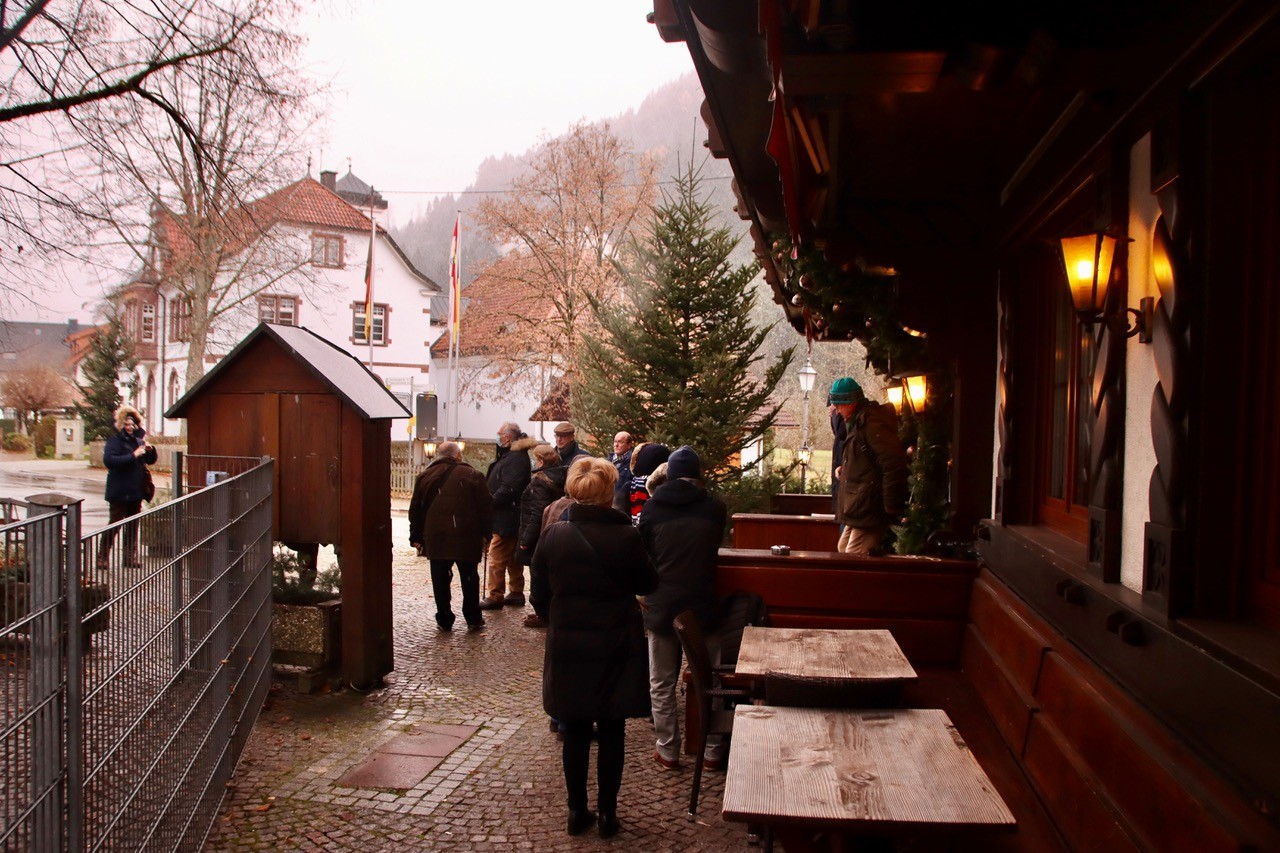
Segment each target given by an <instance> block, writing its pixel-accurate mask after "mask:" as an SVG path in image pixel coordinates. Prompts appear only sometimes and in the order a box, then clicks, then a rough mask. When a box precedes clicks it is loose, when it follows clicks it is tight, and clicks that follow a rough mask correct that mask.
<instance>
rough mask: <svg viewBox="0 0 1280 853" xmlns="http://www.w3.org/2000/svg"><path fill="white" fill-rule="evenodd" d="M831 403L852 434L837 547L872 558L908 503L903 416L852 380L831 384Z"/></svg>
mask: <svg viewBox="0 0 1280 853" xmlns="http://www.w3.org/2000/svg"><path fill="white" fill-rule="evenodd" d="M827 402H828V403H830V404H831V405H833V406H835V407H836V410H837V411H839V413H840V416H841V417H842V418H844V420H845V425H846V429H847V432H848V437H847V438H846V439H845V443H844V454H843V456H842V457H841V460H840V467H839V468H837V469H836V476H837V477H838V478H839V479H840V491H839V495H838V509H837V516H836V517H837V520H839V522H840V523H841V524H843V525H844V530H843V531H842V532H841V534H840V544H839V545H838V546H837V548H838V550H840V551H843V552H845V553H847V554H869V553H871V552H872V551H876V550H879V548H880V547H881V546H882V545H883V544H884V540H885V537H886V536H887V535H888V533H889V525H890V524H892V523H895V522H896V521H897V520H898V519H900V518H901V517H902V511H903V509H904V507H905V506H906V503H907V453H906V451H905V450H903V448H902V442H901V441H899V440H898V417H897V415H896V414H895V413H894V411H893V407H892V406H885V405H881V404H879V403H876V402H875V401H874V400H868V399H867V398H866V395H864V394H863V393H862V388H861V387H860V386H859V385H858V383H857V382H854V381H853V380H852V379H851V378H849V377H848V376H842V377H840V378H839V379H837V380H836V381H835V382H832V383H831V391H830V393H829V394H828V395H827Z"/></svg>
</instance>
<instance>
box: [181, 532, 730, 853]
mask: <svg viewBox="0 0 1280 853" xmlns="http://www.w3.org/2000/svg"><path fill="white" fill-rule="evenodd" d="M395 516H396V517H394V518H393V531H394V538H395V541H394V547H393V553H394V558H393V559H394V569H395V571H394V584H395V644H396V648H395V660H396V669H395V671H394V672H393V673H391V675H390V676H388V678H387V679H386V686H385V687H384V688H381V689H378V690H374V691H372V692H370V693H367V694H361V693H358V692H356V691H354V690H350V689H348V690H338V691H335V692H330V693H327V694H318V695H312V696H304V695H300V694H298V693H297V692H296V690H295V689H294V685H293V683H292V682H291V681H289V680H285V679H277V681H276V683H275V684H274V685H273V688H272V692H271V699H270V701H269V702H268V705H267V707H266V708H265V709H264V710H263V712H262V714H261V716H260V718H259V722H258V725H257V727H256V728H255V730H254V732H253V735H252V736H251V738H250V740H249V743H248V747H247V748H246V750H245V753H244V755H243V757H242V759H241V761H240V765H239V767H238V768H237V771H236V774H235V777H234V779H233V780H232V783H231V785H230V790H229V791H228V797H227V800H226V802H225V803H224V807H223V811H222V814H221V815H220V816H219V817H218V819H217V821H216V823H215V825H214V829H213V832H212V834H211V836H210V838H209V840H208V842H207V844H206V848H205V849H206V850H209V851H220V850H271V849H280V850H286V849H288V850H292V849H300V850H335V851H337V850H359V851H381V850H397V851H400V850H456V851H463V850H466V851H472V850H475V851H484V850H534V849H536V850H540V851H554V850H604V849H612V850H628V851H631V850H640V851H682V853H683V851H713V850H714V851H719V850H741V849H745V848H746V846H747V839H746V832H745V830H744V828H743V827H742V826H741V825H738V824H728V823H725V822H723V821H721V820H720V817H719V811H720V799H721V795H722V790H723V781H724V775H723V774H722V773H710V772H708V773H706V774H704V778H703V781H704V786H703V794H702V799H701V803H700V808H699V811H700V815H701V817H700V819H699V820H698V821H696V822H692V821H690V820H689V819H688V818H687V817H686V815H685V809H686V806H687V803H688V796H689V790H690V784H691V777H692V771H691V769H689V767H691V764H689V765H687V766H686V769H684V770H682V771H680V772H677V773H669V772H663V771H660V770H659V769H658V768H657V767H656V765H654V763H653V761H652V760H651V758H650V756H651V755H652V753H653V733H652V727H651V725H650V724H649V722H648V721H647V720H632V721H631V722H630V723H629V724H628V727H627V759H626V770H625V773H624V776H623V782H622V793H621V796H620V802H619V808H618V816H619V820H620V821H621V822H622V832H621V833H620V834H619V835H618V836H617V837H616V838H614V839H611V840H609V841H603V840H601V839H599V838H598V837H597V836H596V835H595V833H594V832H590V833H588V834H584V835H581V836H577V837H570V836H569V835H567V834H566V833H565V826H564V825H565V818H566V809H565V793H564V781H563V776H562V774H561V771H560V744H559V742H558V741H557V740H556V738H555V736H554V735H552V734H551V733H550V732H549V731H548V729H547V718H546V716H545V715H544V714H543V712H542V703H541V686H542V645H543V637H544V636H545V633H544V632H543V631H540V630H532V629H528V628H525V627H523V626H522V625H521V624H520V622H521V620H522V619H523V617H524V615H525V613H526V612H528V611H527V610H526V609H525V608H506V609H504V610H502V611H497V612H490V613H488V614H486V618H487V619H488V627H487V628H486V630H485V631H483V632H479V633H474V634H469V633H466V632H465V631H455V632H454V633H449V634H446V633H440V632H438V631H437V630H436V627H435V622H434V620H433V614H434V611H435V605H434V602H433V600H432V596H431V592H430V582H429V579H428V573H427V562H426V560H424V559H420V558H418V557H417V556H416V554H415V553H414V552H413V550H412V549H410V548H409V547H408V545H407V538H408V524H407V521H406V520H405V519H404V518H403V517H400V514H399V513H395ZM459 602H460V594H459V592H458V590H457V582H456V579H455V584H454V607H455V610H456V609H457V608H458V606H459ZM461 621H462V620H461V618H459V620H458V622H459V624H461ZM423 724H437V725H445V726H473V727H478V728H477V730H476V733H475V734H474V735H472V736H471V737H470V738H469V739H467V740H466V741H464V742H463V743H462V744H461V746H459V747H458V748H457V749H456V750H454V751H453V752H452V753H451V754H450V755H449V756H448V757H446V758H445V759H444V761H443V762H442V763H440V764H439V765H438V766H437V767H436V768H435V769H434V770H432V771H431V772H430V773H429V774H428V775H427V777H426V778H425V779H424V780H423V781H422V782H420V783H419V784H417V785H416V786H414V787H412V788H409V789H400V790H397V789H381V790H379V789H369V788H350V787H344V786H341V785H339V784H337V782H338V779H339V778H340V777H342V776H343V775H344V774H346V773H347V772H348V771H350V770H352V769H354V768H356V767H357V766H359V765H360V764H362V763H363V762H365V761H366V760H367V759H368V758H369V757H370V756H371V755H372V754H373V753H374V752H375V751H376V750H377V748H378V747H379V746H381V745H382V744H385V743H386V742H387V741H389V740H391V739H392V738H394V737H396V736H397V735H400V734H402V733H404V732H405V731H407V730H410V729H411V728H412V727H413V726H415V725H423ZM593 756H594V750H593ZM593 775H594V774H593ZM589 787H590V788H591V800H592V804H593V806H594V800H595V794H594V785H592V786H589Z"/></svg>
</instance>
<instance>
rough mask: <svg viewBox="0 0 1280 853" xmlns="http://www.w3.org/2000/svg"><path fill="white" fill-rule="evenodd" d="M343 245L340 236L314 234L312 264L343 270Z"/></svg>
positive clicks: (312, 238)
mask: <svg viewBox="0 0 1280 853" xmlns="http://www.w3.org/2000/svg"><path fill="white" fill-rule="evenodd" d="M342 243H343V240H342V236H341V235H340V234H321V233H319V232H317V233H315V234H312V235H311V263H312V264H313V265H314V266H317V267H330V268H332V269H342V248H343V246H342Z"/></svg>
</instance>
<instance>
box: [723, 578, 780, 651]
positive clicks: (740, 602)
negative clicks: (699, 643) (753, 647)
mask: <svg viewBox="0 0 1280 853" xmlns="http://www.w3.org/2000/svg"><path fill="white" fill-rule="evenodd" d="M768 624H769V609H768V608H767V607H765V603H764V599H763V598H761V597H760V596H759V595H756V594H755V593H754V592H749V591H747V590H745V589H740V590H737V591H736V592H731V593H729V594H728V595H726V596H724V597H723V598H721V599H720V616H719V625H720V628H719V633H720V663H721V664H723V665H729V664H736V663H737V662H738V649H739V648H741V646H742V629H743V628H745V627H746V626H748V625H768Z"/></svg>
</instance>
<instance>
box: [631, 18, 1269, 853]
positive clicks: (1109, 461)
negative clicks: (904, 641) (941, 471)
mask: <svg viewBox="0 0 1280 853" xmlns="http://www.w3.org/2000/svg"><path fill="white" fill-rule="evenodd" d="M651 20H652V21H653V23H654V24H655V25H656V26H657V29H658V32H659V35H660V36H661V37H662V38H664V39H665V40H667V41H671V42H683V43H685V44H687V46H688V48H689V50H690V53H691V56H692V58H693V61H694V65H695V68H696V70H697V73H698V75H699V77H700V79H701V81H702V84H703V88H704V91H705V93H706V103H705V104H704V106H703V110H702V115H703V118H704V119H705V121H706V123H707V130H708V143H707V144H708V147H709V148H710V150H711V152H712V153H713V154H714V155H716V156H720V157H727V158H728V159H729V161H730V163H731V165H732V167H733V170H734V174H735V188H736V191H737V194H738V197H739V199H740V205H739V210H740V213H741V214H742V215H743V217H744V219H747V220H749V223H750V230H751V234H752V239H753V241H754V242H755V246H756V254H757V256H758V257H759V258H760V260H761V263H762V266H763V267H764V272H765V277H766V279H767V280H768V281H769V283H770V284H771V285H772V287H773V290H774V293H775V298H776V301H777V302H778V304H779V306H780V310H782V311H783V312H784V314H785V316H786V318H787V320H788V321H789V322H790V323H791V324H792V325H793V326H794V327H795V328H796V329H797V331H798V332H801V333H806V334H808V335H810V336H812V337H813V338H815V339H818V340H819V341H820V340H821V339H824V338H828V339H830V338H847V337H850V336H857V335H859V334H863V332H861V330H860V329H859V325H860V323H857V322H854V323H850V322H849V321H848V318H842V317H841V316H840V311H839V310H834V311H833V310H831V309H832V308H833V307H834V306H832V305H831V304H830V303H828V304H827V305H825V306H823V305H816V304H815V303H814V301H813V300H812V299H811V298H810V297H811V296H812V294H808V293H806V292H805V291H804V285H803V283H800V282H797V281H796V279H795V276H793V275H790V274H789V269H788V254H789V253H790V251H791V247H792V246H795V247H797V249H796V251H797V252H798V253H805V252H807V253H811V254H812V255H814V256H817V257H820V258H821V259H823V261H824V262H825V263H827V264H829V265H830V267H831V269H832V270H839V271H845V272H846V273H847V274H848V279H847V284H846V285H845V286H846V287H847V288H850V289H853V288H857V287H860V286H866V285H865V279H864V278H863V277H862V276H861V275H860V271H863V270H866V269H868V268H872V267H891V268H892V269H893V270H894V271H895V272H896V273H897V277H896V282H897V288H898V302H899V311H900V321H901V323H902V324H903V325H905V326H909V327H911V328H912V329H915V330H919V331H922V332H924V333H925V334H926V335H927V337H928V343H929V355H930V358H931V360H932V364H933V367H934V369H935V370H937V371H938V372H939V373H942V374H945V375H946V377H947V378H948V379H949V380H950V382H951V384H952V385H953V387H954V397H953V401H952V402H953V409H952V411H953V413H954V415H953V419H952V423H951V451H952V467H951V472H950V476H951V484H950V485H951V498H952V508H953V521H952V527H953V532H954V533H956V534H959V535H962V536H973V537H974V538H975V539H976V540H978V547H979V551H980V553H981V555H982V563H983V566H982V572H981V574H980V575H979V577H978V579H977V580H976V581H975V585H974V588H973V592H972V597H971V601H970V618H971V624H970V627H969V631H970V633H971V634H972V635H973V636H974V637H975V643H974V644H973V645H972V646H971V647H970V646H966V652H965V654H964V667H965V669H966V672H967V673H968V676H969V678H970V680H971V681H973V683H974V684H975V686H976V687H977V689H978V690H979V692H980V693H981V695H982V699H983V703H984V704H985V706H986V708H987V711H988V712H989V713H990V715H991V716H992V718H993V719H995V720H996V723H997V726H998V728H999V729H1000V731H1001V735H1002V737H1003V738H1004V742H1005V745H1006V746H1007V748H1008V750H1009V751H1010V752H1011V753H1012V754H1013V755H1014V756H1015V757H1016V759H1017V761H1018V762H1019V765H1020V767H1021V769H1022V772H1023V773H1024V774H1025V778H1026V781H1027V783H1028V784H1029V785H1030V787H1031V788H1032V789H1033V790H1034V791H1035V794H1036V796H1037V797H1038V798H1039V800H1040V801H1042V802H1043V803H1044V804H1045V808H1046V809H1047V810H1048V812H1049V813H1050V814H1051V815H1052V816H1053V819H1054V823H1055V826H1056V831H1057V832H1058V833H1060V834H1061V838H1062V840H1063V842H1064V844H1065V846H1067V847H1069V848H1074V849H1086V848H1092V849H1159V850H1168V849H1197V850H1200V849H1275V848H1276V847H1277V846H1280V726H1278V725H1277V721H1278V720H1280V544H1277V542H1278V541H1280V540H1277V537H1276V534H1275V529H1276V528H1277V523H1278V522H1280V431H1278V430H1277V427H1278V426H1280V402H1278V401H1280V335H1278V334H1277V332H1280V296H1278V295H1277V294H1278V293H1280V97H1278V96H1280V3H1276V2H1274V0H1267V2H1248V0H1246V1H1245V2H1233V3H1224V4H1211V3H1198V2H1191V1H1190V0H1174V2H1164V3H1155V2H1125V0H1121V2H1116V3H1103V2H1080V3H1074V4H1038V3H1023V4H1016V5H1015V4H977V5H975V4H955V3H940V2H938V3H935V2H922V3H915V4H890V3H879V4H870V3H837V2H831V0H758V2H736V0H655V3H654V13H653V16H652V18H651ZM1090 234H1093V235H1097V234H1105V235H1106V236H1108V237H1112V238H1115V247H1116V248H1115V254H1114V263H1113V264H1112V266H1111V272H1110V277H1109V279H1108V278H1107V277H1106V276H1105V275H1104V277H1103V279H1102V281H1101V282H1100V286H1099V288H1098V291H1099V294H1100V295H1101V302H1100V304H1099V305H1097V306H1096V308H1092V309H1089V310H1085V311H1081V310H1079V309H1078V308H1077V306H1075V305H1073V303H1072V300H1071V296H1070V292H1069V290H1068V284H1067V270H1066V268H1065V267H1064V260H1063V255H1062V249H1061V243H1060V240H1061V238H1063V237H1069V236H1076V235H1090ZM1095 260H1100V259H1097V258H1095ZM1095 266H1101V264H1095ZM1108 285H1109V286H1108ZM849 292H852V291H849ZM839 296H840V295H839V294H836V302H837V303H838V302H839ZM1139 323H1141V325H1142V329H1141V330H1140V331H1139V330H1138V329H1137V328H1136V326H1137V325H1138V324H1139ZM1130 332H1134V333H1135V334H1133V335H1132V336H1130V335H1129V333H1130ZM818 345H820V343H819V344H818ZM1099 844H1101V845H1102V846H1098V845H1099Z"/></svg>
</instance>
